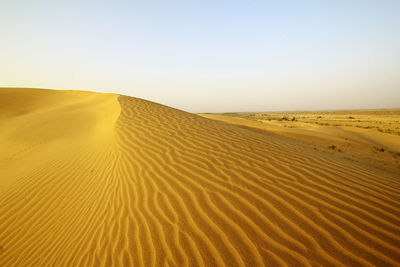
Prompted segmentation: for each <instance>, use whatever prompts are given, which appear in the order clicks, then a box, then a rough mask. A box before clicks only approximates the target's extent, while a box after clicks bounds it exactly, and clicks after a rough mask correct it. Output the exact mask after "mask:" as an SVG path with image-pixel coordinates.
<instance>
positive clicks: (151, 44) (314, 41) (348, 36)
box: [0, 0, 400, 112]
mask: <svg viewBox="0 0 400 267" xmlns="http://www.w3.org/2000/svg"><path fill="white" fill-rule="evenodd" d="M0 34H1V35H0V86H3V87H6V86H16V87H39V88H54V89H77V90H93V91H101V92H114V93H121V94H126V95H130V96H136V97H141V98H145V99H149V100H152V101H156V102H159V103H163V104H166V105H169V106H173V107H176V108H180V109H184V110H187V111H190V112H224V111H270V110H313V109H353V108H384V107H388V108H389V107H400V1H398V0H395V1H384V0H376V1H368V0H359V1H351V0H343V1H341V0H336V1H334V0H331V1H322V0H321V1H119V0H114V1H85V0H79V1H77V0H69V1H56V0H51V1H50V0H36V1H35V0H24V1H22V0H0Z"/></svg>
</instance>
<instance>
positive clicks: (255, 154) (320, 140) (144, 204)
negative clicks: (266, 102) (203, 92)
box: [0, 88, 400, 267]
mask: <svg viewBox="0 0 400 267" xmlns="http://www.w3.org/2000/svg"><path fill="white" fill-rule="evenodd" d="M394 112H395V113H393V114H392V115H390V116H393V118H394V120H397V121H398V118H399V115H398V113H396V112H397V111H394ZM203 116H205V117H208V118H205V117H202V116H199V115H196V114H191V113H187V112H183V111H180V110H177V109H174V108H170V107H167V106H163V105H160V104H156V103H153V102H150V101H146V100H143V99H138V98H132V97H127V96H122V95H116V94H100V93H91V92H83V91H56V90H37V89H16V88H1V89H0V266H146V267H147V266H227V267H231V266H399V265H400V171H399V168H398V162H399V155H398V153H399V152H400V150H399V135H398V126H399V125H398V124H397V125H394V124H393V123H392V124H390V123H389V122H388V123H389V124H388V125H392V126H394V127H392V128H390V127H389V128H390V129H391V130H393V131H385V129H386V128H385V127H383V130H382V131H379V129H377V128H367V129H366V128H360V127H356V126H354V125H353V124H350V125H347V124H344V123H337V124H340V125H331V123H333V122H332V121H333V119H332V118H333V117H334V116H337V115H335V114H330V115H324V114H318V115H310V116H311V118H309V119H310V120H320V121H319V122H321V123H323V124H326V123H328V125H321V124H316V123H314V122H313V121H307V116H308V115H295V117H296V119H295V120H293V121H292V119H293V118H292V117H289V116H288V118H286V119H282V120H281V121H280V120H279V117H280V116H281V115H277V117H278V119H276V120H273V119H271V120H268V118H267V117H266V116H264V117H263V116H261V117H262V118H257V119H256V120H252V119H248V118H244V117H243V116H242V115H240V116H226V115H215V114H214V115H212V114H211V115H210V114H205V115H203ZM318 116H321V118H317V117H318ZM344 116H345V117H346V116H347V117H354V118H355V119H354V118H347V119H346V121H349V120H351V123H353V122H354V120H363V119H362V118H361V114H360V115H358V114H351V115H349V114H348V113H345V114H344ZM368 116H369V115H368ZM379 116H383V115H376V116H375V117H374V118H375V121H376V122H378V125H380V123H379V122H380V121H383V120H381V119H380V117H379ZM302 117H305V118H302ZM221 120H222V121H221ZM289 120H290V121H289ZM296 120H297V121H296ZM357 123H358V122H357ZM360 123H361V122H360ZM365 123H366V124H360V125H361V126H365V127H366V126H368V125H369V124H368V123H369V122H365ZM385 123H386V122H385ZM285 125H286V127H285ZM385 125H386V124H385ZM369 126H371V127H372V126H374V125H369ZM375 126H376V125H375ZM396 127H397V128H396ZM396 131H397V132H396ZM382 149H383V151H382ZM376 158H377V159H379V160H377V161H375V160H374V159H376ZM389 158H390V160H389ZM385 163H386V165H385Z"/></svg>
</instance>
